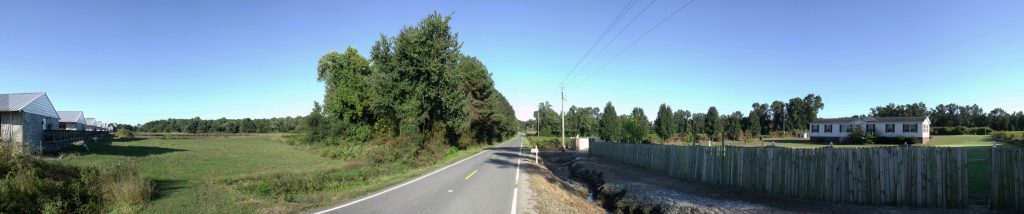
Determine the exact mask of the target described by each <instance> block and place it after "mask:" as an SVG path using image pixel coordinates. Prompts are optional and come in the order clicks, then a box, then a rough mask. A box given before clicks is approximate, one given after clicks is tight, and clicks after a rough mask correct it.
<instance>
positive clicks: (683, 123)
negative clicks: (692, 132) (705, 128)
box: [672, 109, 690, 133]
mask: <svg viewBox="0 0 1024 214" xmlns="http://www.w3.org/2000/svg"><path fill="white" fill-rule="evenodd" d="M672 117H673V119H672V120H673V121H674V122H676V131H675V132H676V133H683V132H686V131H687V130H688V129H689V127H688V126H689V122H690V111H685V110H682V109H679V110H676V112H675V113H673V114H672Z"/></svg>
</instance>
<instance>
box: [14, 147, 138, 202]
mask: <svg viewBox="0 0 1024 214" xmlns="http://www.w3.org/2000/svg"><path fill="white" fill-rule="evenodd" d="M3 147H4V148H2V149H0V176H2V177H0V213H110V212H112V213H134V212H138V211H139V210H141V209H142V208H143V207H145V205H146V204H147V203H148V202H149V199H150V195H152V191H153V184H152V182H151V181H150V180H149V179H146V178H143V177H142V176H140V175H139V174H138V167H137V163H135V162H134V161H132V160H129V161H127V162H125V163H121V164H116V165H114V166H109V167H104V168H94V167H85V168H77V167H72V166H65V165H61V164H56V163H51V162H46V161H41V160H39V159H36V158H34V157H31V156H28V155H23V154H19V153H15V152H12V150H11V149H10V148H6V147H9V146H3Z"/></svg>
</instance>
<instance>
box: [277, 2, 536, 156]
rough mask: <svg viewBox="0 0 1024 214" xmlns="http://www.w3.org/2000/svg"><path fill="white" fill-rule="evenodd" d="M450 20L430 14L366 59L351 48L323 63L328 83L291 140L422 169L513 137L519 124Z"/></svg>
mask: <svg viewBox="0 0 1024 214" xmlns="http://www.w3.org/2000/svg"><path fill="white" fill-rule="evenodd" d="M450 20H451V17H450V16H443V15H440V14H438V13H432V14H430V15H428V16H427V17H426V18H424V19H422V20H420V22H419V23H418V24H417V25H415V26H408V27H404V28H402V30H401V32H399V33H398V35H397V36H393V37H388V36H381V38H380V39H379V40H378V41H377V42H376V43H375V44H374V45H373V47H372V48H371V50H370V56H369V58H367V57H364V56H363V55H362V54H360V53H359V51H358V50H356V49H355V48H353V47H348V48H347V49H346V50H345V51H343V52H336V51H331V52H328V53H327V54H325V55H324V56H323V57H321V58H320V61H319V64H318V66H317V80H318V81H320V82H323V83H324V85H325V95H324V100H323V104H321V103H319V102H316V103H314V105H313V111H312V112H311V113H310V114H309V115H308V116H306V117H305V118H304V121H305V122H304V124H303V127H304V129H302V131H301V132H300V134H299V135H297V136H296V137H295V138H293V139H292V140H293V142H294V143H295V144H298V145H308V146H310V147H315V148H317V149H319V150H320V151H321V154H322V155H324V156H326V157H331V158H336V159H341V160H353V161H366V163H367V164H371V165H388V164H392V163H400V165H404V166H410V167H417V166H426V165H430V164H433V163H435V162H437V161H439V160H441V159H442V158H443V157H444V155H445V154H449V153H453V152H457V151H459V150H465V149H467V148H471V147H475V146H480V145H489V144H492V143H496V142H500V141H502V140H504V139H507V138H509V137H511V136H512V135H513V134H514V133H515V132H516V130H517V128H518V127H519V125H520V123H519V121H518V120H516V118H515V113H514V111H513V110H512V106H511V105H510V104H509V103H508V100H506V99H505V97H504V96H503V95H502V94H501V93H500V92H498V91H497V90H496V89H495V88H494V81H493V80H492V79H491V74H490V72H488V71H487V67H486V66H484V64H483V62H481V61H480V60H478V59H477V58H475V57H472V56H469V55H465V54H463V53H462V52H461V48H462V45H463V44H462V42H460V41H459V40H458V35H457V34H456V33H455V32H454V31H453V30H452V29H451V27H450V25H449V21H450Z"/></svg>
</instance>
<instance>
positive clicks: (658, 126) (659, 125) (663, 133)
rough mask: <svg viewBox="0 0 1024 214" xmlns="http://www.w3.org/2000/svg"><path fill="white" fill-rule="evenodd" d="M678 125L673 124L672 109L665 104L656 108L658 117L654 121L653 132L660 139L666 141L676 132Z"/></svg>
mask: <svg viewBox="0 0 1024 214" xmlns="http://www.w3.org/2000/svg"><path fill="white" fill-rule="evenodd" d="M676 126H678V124H676V122H675V117H673V115H672V107H670V106H668V105H667V104H664V103H663V104H661V106H659V107H658V117H657V118H656V119H654V131H655V132H656V133H657V134H658V137H661V139H668V138H669V137H671V136H672V135H673V134H675V133H676V132H677V129H678V128H677V127H676Z"/></svg>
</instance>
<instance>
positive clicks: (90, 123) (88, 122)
mask: <svg viewBox="0 0 1024 214" xmlns="http://www.w3.org/2000/svg"><path fill="white" fill-rule="evenodd" d="M85 130H86V131H96V118H91V117H90V118H85Z"/></svg>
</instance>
